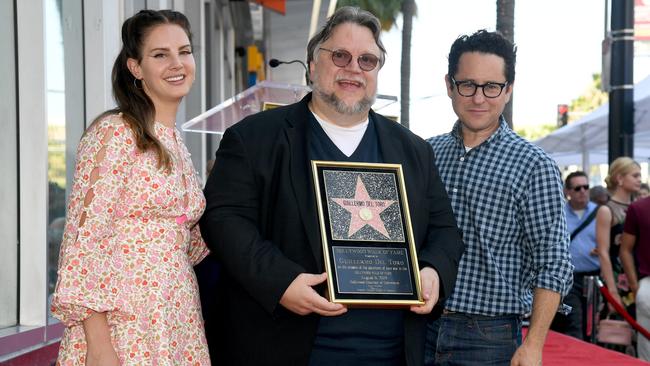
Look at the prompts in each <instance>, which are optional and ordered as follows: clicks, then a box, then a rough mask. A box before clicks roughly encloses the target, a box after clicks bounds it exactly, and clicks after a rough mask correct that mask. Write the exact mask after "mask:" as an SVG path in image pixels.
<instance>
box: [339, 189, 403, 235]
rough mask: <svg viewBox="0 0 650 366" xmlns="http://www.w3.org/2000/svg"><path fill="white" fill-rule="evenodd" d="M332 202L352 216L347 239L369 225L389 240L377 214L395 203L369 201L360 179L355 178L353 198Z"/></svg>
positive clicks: (391, 201)
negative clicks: (355, 186)
mask: <svg viewBox="0 0 650 366" xmlns="http://www.w3.org/2000/svg"><path fill="white" fill-rule="evenodd" d="M332 201H334V202H336V203H337V204H338V205H339V206H341V207H343V208H344V209H346V210H347V211H348V212H350V213H351V214H352V218H351V219H350V230H349V231H348V237H351V236H352V235H354V233H356V232H357V231H359V230H360V229H361V228H362V227H364V226H366V225H370V227H372V228H373V229H375V230H377V231H378V232H379V233H381V234H382V235H384V236H385V237H387V238H389V239H390V236H389V235H388V231H386V227H385V226H384V221H382V219H381V217H379V214H380V213H382V212H383V211H384V210H385V209H387V208H388V207H390V205H392V204H393V203H395V201H393V200H373V199H371V198H370V196H369V195H368V191H367V190H366V186H365V185H364V184H363V182H362V181H361V177H357V188H356V190H355V192H354V198H332Z"/></svg>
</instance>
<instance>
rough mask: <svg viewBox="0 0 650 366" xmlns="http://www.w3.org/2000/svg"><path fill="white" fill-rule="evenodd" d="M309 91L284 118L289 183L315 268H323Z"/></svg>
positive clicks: (321, 269) (320, 269)
mask: <svg viewBox="0 0 650 366" xmlns="http://www.w3.org/2000/svg"><path fill="white" fill-rule="evenodd" d="M309 100H311V94H308V95H307V96H306V97H305V98H303V99H302V101H300V102H299V103H298V104H297V105H296V108H294V110H293V111H292V112H291V113H289V115H288V116H287V120H288V122H289V127H288V128H287V129H286V134H287V139H288V140H289V149H290V151H291V168H290V169H291V171H290V175H291V184H292V185H293V191H294V194H295V196H296V202H297V203H298V207H299V209H300V214H301V216H302V223H303V226H304V228H305V232H306V234H307V239H308V240H309V245H310V246H311V249H312V252H313V254H314V259H315V260H316V265H317V268H318V270H319V271H320V272H322V271H323V247H322V244H321V236H320V229H319V227H320V226H319V225H318V216H317V213H316V202H315V196H314V195H315V193H314V184H313V178H312V172H311V164H310V161H309V159H308V156H309V155H308V149H309V145H308V136H309V134H308V123H309V120H310V118H311V116H310V115H309V113H310V112H309V108H308V107H307V103H308V102H309Z"/></svg>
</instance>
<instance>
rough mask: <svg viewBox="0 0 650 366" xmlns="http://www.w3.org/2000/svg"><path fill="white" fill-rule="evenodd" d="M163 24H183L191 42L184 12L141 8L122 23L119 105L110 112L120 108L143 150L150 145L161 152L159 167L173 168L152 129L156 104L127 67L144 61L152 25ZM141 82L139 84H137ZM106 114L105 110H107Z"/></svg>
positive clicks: (116, 72) (116, 67) (116, 76)
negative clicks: (129, 62) (146, 43)
mask: <svg viewBox="0 0 650 366" xmlns="http://www.w3.org/2000/svg"><path fill="white" fill-rule="evenodd" d="M161 24H175V25H178V26H180V27H181V28H183V30H184V31H185V33H186V34H187V37H188V38H189V40H190V43H191V42H192V32H191V30H190V22H189V21H188V20H187V18H186V17H185V15H183V14H182V13H179V12H177V11H173V10H140V11H139V12H138V13H137V14H135V15H133V16H132V17H130V18H129V19H127V20H126V21H125V22H124V24H123V25H122V49H121V50H120V53H119V54H118V55H117V59H115V63H114V64H113V72H112V83H113V97H114V98H115V102H116V103H117V108H116V109H114V110H112V111H109V112H113V113H114V112H121V113H122V117H123V118H124V121H125V122H126V123H127V124H128V125H129V127H130V128H131V130H133V134H134V136H135V143H136V146H137V147H138V149H139V150H140V151H147V150H149V149H151V150H153V151H155V152H156V154H157V156H158V167H159V168H160V167H165V168H166V169H170V170H171V158H170V155H169V152H168V151H167V149H165V147H164V146H163V145H162V143H161V142H160V141H159V140H158V138H157V137H156V134H155V132H154V130H153V124H154V118H155V116H156V108H155V106H154V104H153V102H152V101H151V98H149V96H147V94H146V93H145V92H144V90H143V89H142V82H141V81H139V80H136V79H135V77H134V76H133V74H131V71H129V69H128V67H127V60H128V59H129V58H132V59H135V60H138V62H141V61H142V57H143V55H142V53H143V49H142V48H143V45H144V40H145V38H146V36H147V35H148V34H149V32H150V31H151V29H152V28H154V27H156V26H158V25H161ZM138 84H139V85H138ZM104 115H105V114H104Z"/></svg>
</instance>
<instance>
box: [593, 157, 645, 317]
mask: <svg viewBox="0 0 650 366" xmlns="http://www.w3.org/2000/svg"><path fill="white" fill-rule="evenodd" d="M605 183H606V184H607V189H608V190H609V192H610V194H611V198H610V199H609V201H608V202H607V204H606V205H603V206H600V208H599V209H598V214H597V215H596V241H597V243H598V246H597V248H598V257H599V259H600V271H601V276H602V278H603V280H604V281H605V285H606V286H607V290H608V291H609V293H610V294H611V295H612V296H613V297H614V300H615V301H616V302H618V303H619V304H621V305H625V306H629V305H631V304H632V303H633V302H634V297H633V295H631V292H630V289H629V287H628V283H627V278H626V276H625V274H624V272H623V268H622V266H621V263H620V261H619V256H618V253H619V248H620V245H621V234H622V233H623V225H624V223H625V213H626V212H627V208H628V207H629V206H630V203H631V202H632V197H633V195H634V194H635V193H637V192H638V191H639V189H640V188H641V167H640V166H639V164H638V163H637V162H636V161H634V160H632V159H631V158H628V157H620V158H617V159H616V160H614V161H613V162H612V163H611V164H610V165H609V174H608V175H607V177H606V178H605ZM609 309H610V311H613V310H614V308H613V307H612V306H611V304H609Z"/></svg>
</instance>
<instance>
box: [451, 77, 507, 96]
mask: <svg viewBox="0 0 650 366" xmlns="http://www.w3.org/2000/svg"><path fill="white" fill-rule="evenodd" d="M451 82H452V83H454V85H456V89H457V90H458V94H460V95H462V96H464V97H473V96H474V94H476V90H477V89H478V88H481V90H482V91H483V95H484V96H485V97H486V98H496V97H498V96H499V95H501V92H503V88H505V87H506V85H508V82H507V81H506V82H505V83H503V84H502V83H492V82H490V83H485V84H476V83H475V82H473V81H471V80H461V81H456V79H454V78H451Z"/></svg>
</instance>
